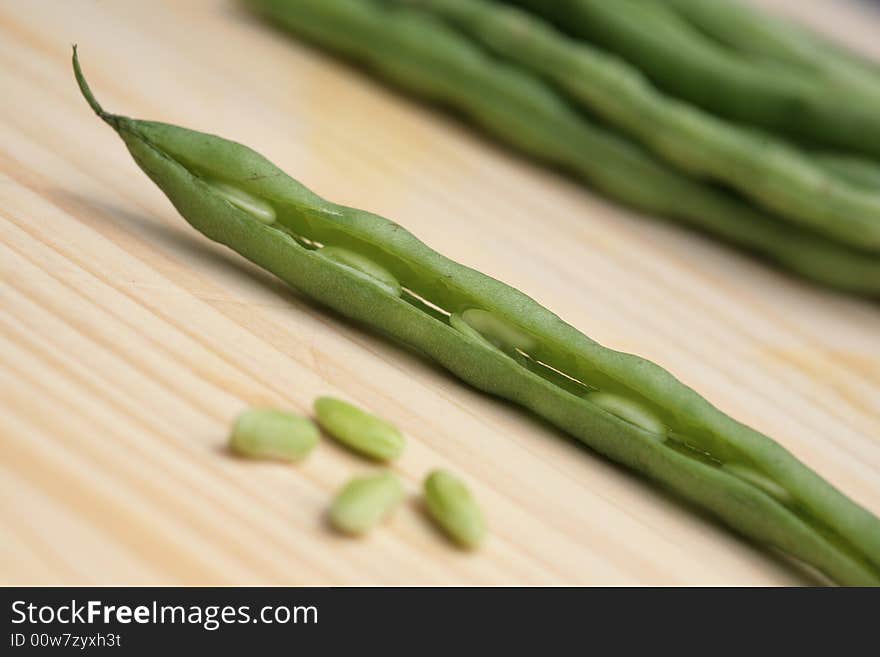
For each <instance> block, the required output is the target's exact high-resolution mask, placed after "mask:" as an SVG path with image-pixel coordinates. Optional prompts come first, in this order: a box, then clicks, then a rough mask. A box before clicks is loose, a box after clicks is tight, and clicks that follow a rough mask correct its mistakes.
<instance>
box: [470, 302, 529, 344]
mask: <svg viewBox="0 0 880 657" xmlns="http://www.w3.org/2000/svg"><path fill="white" fill-rule="evenodd" d="M461 319H462V321H464V323H465V324H467V325H468V326H470V327H471V328H472V329H474V330H475V331H476V332H477V333H479V334H480V335H481V336H483V337H484V338H485V339H486V340H487V341H488V342H490V343H491V344H493V345H495V346H496V347H500V348H501V349H509V350H516V349H519V350H520V351H524V352H526V353H528V352H529V351H531V350H532V349H534V347H535V344H536V343H535V340H534V338H532V336H530V335H528V334H527V333H524V332H523V331H521V330H520V329H518V328H517V327H515V326H513V325H512V324H510V323H509V322H506V321H504V320H503V319H501V318H500V317H496V316H495V315H493V314H492V313H490V312H487V311H485V310H478V309H476V308H471V309H469V310H465V311H464V312H463V313H461Z"/></svg>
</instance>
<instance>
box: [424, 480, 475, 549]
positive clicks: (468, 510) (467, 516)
mask: <svg viewBox="0 0 880 657" xmlns="http://www.w3.org/2000/svg"><path fill="white" fill-rule="evenodd" d="M424 489H425V505H426V506H427V508H428V511H429V512H430V514H431V517H432V518H433V519H434V520H435V521H436V522H437V524H438V525H439V526H440V527H441V528H442V529H443V531H444V532H446V534H447V535H448V536H449V537H450V538H451V539H452V540H453V541H455V542H456V543H457V544H458V545H460V546H461V547H464V548H474V547H476V546H477V545H479V544H480V542H481V541H482V540H483V538H484V536H485V535H486V521H485V518H484V517H483V512H482V511H480V507H478V506H477V503H476V501H475V500H474V498H473V496H472V495H471V493H470V491H469V490H468V489H467V487H466V486H465V485H464V484H463V483H462V482H461V481H460V480H459V479H458V477H456V476H455V475H453V474H450V473H449V472H446V471H445V470H435V471H433V472H432V473H431V474H429V475H428V477H427V478H426V479H425V485H424Z"/></svg>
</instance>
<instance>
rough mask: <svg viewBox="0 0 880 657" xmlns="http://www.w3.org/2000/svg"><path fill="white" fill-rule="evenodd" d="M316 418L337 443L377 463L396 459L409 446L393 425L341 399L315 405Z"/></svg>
mask: <svg viewBox="0 0 880 657" xmlns="http://www.w3.org/2000/svg"><path fill="white" fill-rule="evenodd" d="M315 415H316V416H317V418H318V424H320V425H321V428H322V429H324V431H326V432H327V433H329V434H330V435H331V436H333V437H334V438H336V440H338V441H339V442H341V443H342V444H343V445H345V446H346V447H349V448H350V449H353V450H354V451H356V452H360V453H361V454H363V455H365V456H369V457H370V458H373V459H376V460H377V461H391V460H393V459H396V458H397V457H398V456H400V455H401V453H402V452H403V448H404V446H405V444H406V443H405V441H404V438H403V436H402V435H401V433H400V431H399V430H398V429H397V427H395V426H394V425H393V424H391V423H390V422H386V421H385V420H382V419H380V418H378V417H376V416H375V415H372V414H370V413H367V412H366V411H362V410H361V409H359V408H357V407H356V406H352V405H351V404H349V403H348V402H344V401H342V400H340V399H334V398H332V397H321V398H320V399H318V400H317V401H316V402H315Z"/></svg>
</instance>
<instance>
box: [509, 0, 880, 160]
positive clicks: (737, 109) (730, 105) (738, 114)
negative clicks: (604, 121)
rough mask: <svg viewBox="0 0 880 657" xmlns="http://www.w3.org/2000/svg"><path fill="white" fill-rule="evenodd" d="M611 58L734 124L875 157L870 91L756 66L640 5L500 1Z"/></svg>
mask: <svg viewBox="0 0 880 657" xmlns="http://www.w3.org/2000/svg"><path fill="white" fill-rule="evenodd" d="M504 1H505V2H508V3H512V4H517V5H521V6H524V7H527V8H529V9H531V10H532V11H534V12H536V13H538V14H540V15H543V16H545V17H547V18H549V19H551V20H553V21H554V22H555V23H556V24H557V25H558V26H559V27H560V28H562V29H563V30H565V31H568V32H570V33H571V34H573V35H575V36H577V37H580V38H583V39H585V40H587V41H590V42H592V43H594V44H596V45H598V46H601V47H602V48H605V49H607V50H608V51H610V52H613V53H617V54H618V55H620V56H621V57H623V58H624V59H626V60H628V61H629V62H630V63H632V64H634V65H635V66H637V67H638V68H639V69H641V70H642V71H643V72H644V73H645V74H646V75H647V76H648V77H649V78H650V79H651V80H652V81H653V82H654V83H655V84H657V85H658V86H659V87H661V88H662V89H664V90H666V91H668V92H669V93H671V94H673V95H676V96H679V97H680V98H682V99H684V100H687V101H689V102H691V103H695V104H697V105H699V106H701V107H704V108H706V109H708V110H710V111H712V112H713V113H715V114H717V115H719V116H724V117H727V118H730V119H733V120H735V121H741V122H743V123H748V124H752V125H755V126H759V127H761V128H764V129H768V130H772V131H775V132H778V133H780V134H783V135H787V136H788V137H790V138H792V139H796V140H805V141H807V142H814V143H816V144H817V145H820V146H824V147H826V148H828V149H830V150H850V151H853V152H855V153H861V154H863V155H868V156H871V157H875V158H880V108H878V103H877V101H876V96H875V95H874V94H869V93H862V92H861V90H857V89H853V88H852V87H851V86H849V85H840V84H834V83H833V81H831V82H827V81H826V82H825V83H823V81H821V80H818V79H817V78H816V76H815V75H812V74H810V73H809V72H805V74H798V71H796V70H793V69H792V67H790V66H775V67H774V66H757V65H755V62H752V61H748V60H747V59H744V58H743V57H741V56H739V55H738V54H737V53H735V52H733V51H731V50H730V49H729V48H726V47H725V46H724V45H723V44H720V43H719V42H718V41H716V40H713V39H712V38H711V37H709V36H707V35H706V34H704V33H702V32H700V31H698V30H696V29H695V28H694V27H693V26H692V25H691V24H690V23H688V22H686V21H685V20H683V19H682V18H681V17H680V16H678V15H676V14H675V13H674V12H673V10H672V8H671V7H669V6H666V5H665V3H664V2H659V1H642V0H614V1H613V2H611V1H609V0H555V1H554V2H546V1H545V0H504Z"/></svg>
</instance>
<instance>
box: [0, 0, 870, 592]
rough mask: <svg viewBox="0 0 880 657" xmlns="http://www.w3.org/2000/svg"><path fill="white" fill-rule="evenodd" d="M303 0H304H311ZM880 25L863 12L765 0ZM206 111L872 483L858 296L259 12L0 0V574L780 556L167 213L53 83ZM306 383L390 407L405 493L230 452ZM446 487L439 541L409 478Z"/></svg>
mask: <svg viewBox="0 0 880 657" xmlns="http://www.w3.org/2000/svg"><path fill="white" fill-rule="evenodd" d="M328 1H329V0H328ZM768 4H772V5H775V7H774V8H775V9H778V10H780V11H783V12H786V11H787V12H795V11H800V12H801V14H802V16H801V18H802V19H803V20H805V21H806V22H811V23H813V24H815V25H817V26H818V27H819V28H821V29H826V30H828V31H830V32H832V33H835V34H837V35H838V36H840V37H843V38H848V39H849V40H850V41H852V42H853V43H854V44H855V45H857V46H859V45H861V47H863V48H865V50H866V51H873V53H874V54H876V55H878V56H880V42H878V40H877V39H876V34H877V33H878V31H880V17H878V16H876V15H869V12H868V11H867V10H864V9H863V10H858V9H853V8H849V7H847V6H845V3H843V2H840V1H834V0H828V1H819V0H815V1H812V2H807V1H802V0H785V1H783V0H777V1H776V2H772V3H770V2H768ZM74 42H76V43H78V44H79V46H80V54H81V58H82V61H83V66H84V68H85V69H86V72H87V74H88V76H89V78H90V80H91V83H92V86H93V88H94V89H95V92H96V94H97V95H98V97H99V98H100V99H101V100H102V102H103V103H104V105H105V106H106V107H107V108H108V109H109V110H110V111H115V112H119V113H122V114H127V115H130V116H136V117H138V118H146V119H156V120H162V121H167V122H171V123H176V124H180V125H184V126H188V127H192V128H195V129H199V130H203V131H206V132H212V133H216V134H220V135H223V136H225V137H227V138H231V139H235V140H237V141H240V142H242V143H245V144H248V145H250V146H251V147H253V148H254V149H256V150H258V151H260V152H262V153H263V154H265V155H266V156H267V157H268V158H269V159H271V160H273V161H274V162H275V163H277V164H278V165H279V166H280V167H281V168H283V169H285V170H286V171H288V172H289V173H290V174H291V175H293V176H295V177H297V178H298V179H300V180H302V181H303V182H304V183H305V184H307V185H308V186H310V187H312V188H313V189H314V190H316V191H317V192H318V193H320V194H322V195H323V196H326V197H327V198H330V199H333V200H335V201H337V202H340V203H345V204H349V205H354V206H358V207H363V208H366V209H369V210H372V211H375V212H378V213H381V214H383V215H385V216H388V217H390V218H393V219H395V220H396V221H398V222H400V223H402V224H403V225H405V226H406V227H407V228H409V229H411V230H412V231H413V232H414V233H415V234H416V235H418V236H419V237H420V238H422V239H423V240H424V241H425V242H427V243H428V244H430V245H431V246H432V247H434V248H435V249H437V250H439V251H440V252H442V253H444V254H446V255H448V256H450V257H452V258H453V259H455V260H458V261H460V262H463V263H466V264H468V265H471V266H473V267H476V268H478V269H480V270H482V271H484V272H487V273H490V274H491V275H493V276H495V277H497V278H500V279H501V280H504V281H506V282H508V283H510V284H512V285H514V286H516V287H517V288H519V289H521V290H523V291H525V292H527V293H528V294H530V295H532V296H533V297H534V298H536V299H537V300H539V301H540V302H541V303H543V304H545V305H546V306H548V307H549V308H551V309H552V310H554V311H555V312H557V313H558V314H560V315H561V316H562V317H563V318H565V319H566V320H568V321H569V322H570V323H572V324H574V325H575V326H577V327H578V328H580V329H582V330H583V331H584V332H585V333H587V334H588V335H590V336H592V337H593V338H595V339H598V340H599V341H601V342H603V343H605V344H607V345H609V346H612V347H615V348H618V349H622V350H626V351H631V352H635V353H638V354H640V355H643V356H646V357H648V358H651V359H652V360H655V361H657V362H658V363H660V364H662V365H663V366H665V367H666V368H668V369H669V370H671V371H672V372H673V373H674V374H676V375H677V376H678V377H679V378H681V379H682V380H683V381H685V382H686V383H688V384H690V385H691V386H693V387H694V388H696V389H697V390H698V391H700V392H701V393H702V394H704V395H705V396H706V397H707V398H708V399H710V400H711V401H712V402H713V403H715V404H717V405H718V406H719V407H720V408H722V409H723V410H724V411H726V412H728V413H729V414H731V415H733V416H734V417H736V418H738V419H740V420H742V421H744V422H746V423H748V424H750V425H752V426H754V427H756V428H757V429H759V430H761V431H764V432H766V433H768V434H769V435H771V436H773V437H775V438H776V439H777V440H778V441H780V442H781V443H782V444H784V445H785V446H786V447H788V448H789V449H790V450H792V451H793V452H794V453H795V454H796V455H798V456H799V457H800V458H801V459H803V460H804V461H805V462H806V463H808V464H809V465H810V466H812V467H813V468H815V469H816V470H817V471H819V472H820V473H821V474H822V475H824V476H825V477H827V478H828V479H830V480H831V481H832V482H834V483H835V484H837V485H838V486H839V487H840V488H841V489H843V490H844V491H845V492H846V493H848V494H849V495H851V496H852V497H854V498H855V499H856V500H858V501H860V502H861V503H863V504H864V505H865V506H867V507H868V508H870V509H872V510H873V511H874V512H878V513H880V305H878V304H876V303H869V302H866V301H860V300H857V299H851V298H846V297H844V296H840V295H837V294H834V293H831V292H827V291H823V290H820V289H817V288H814V287H811V286H810V285H808V284H805V283H802V282H800V281H798V280H795V279H793V278H790V277H788V276H786V275H784V274H781V273H778V272H776V271H774V270H773V269H770V268H768V267H766V266H764V265H762V264H760V263H759V262H757V261H755V260H752V259H751V258H749V257H747V256H744V255H741V254H739V253H737V252H734V251H732V250H729V249H727V248H726V247H724V246H720V245H718V244H717V243H715V242H712V241H710V240H707V239H704V238H702V237H700V236H698V235H695V234H693V233H691V232H688V231H686V230H683V229H680V228H678V227H676V226H674V225H668V224H663V223H659V222H656V221H651V220H646V219H645V218H643V217H641V216H638V215H637V214H636V213H634V212H630V211H627V210H624V209H620V208H619V207H615V206H614V205H612V204H610V203H608V202H606V201H604V200H603V199H601V198H599V197H597V196H595V195H593V194H592V193H590V192H589V191H588V190H586V189H584V188H583V187H581V186H579V185H577V184H576V183H575V182H573V181H571V180H569V179H567V178H565V177H562V176H559V175H557V174H555V173H553V172H548V171H546V170H544V169H542V168H540V167H538V166H536V165H534V164H532V163H530V162H528V161H526V160H523V159H521V158H519V157H518V156H516V155H514V154H512V153H510V152H508V151H507V150H506V149H503V148H499V147H497V146H496V145H494V144H493V143H491V142H489V141H487V140H485V139H483V138H482V137H480V136H479V134H478V133H476V132H475V131H473V130H471V129H470V128H468V127H467V126H466V125H464V124H462V123H461V122H459V121H457V120H455V119H453V118H450V117H448V116H446V115H444V114H440V113H437V112H435V111H434V110H432V109H431V108H429V107H426V106H423V105H421V104H419V103H417V102H413V101H412V100H410V99H408V98H406V97H403V96H400V95H398V94H396V93H395V92H393V91H391V90H389V89H388V88H386V87H384V86H382V85H381V84H377V83H376V82H375V81H373V80H372V79H370V78H369V77H366V76H364V75H362V74H361V73H359V72H357V71H356V70H353V69H352V68H350V67H349V66H347V65H345V64H343V63H341V62H339V61H336V60H334V59H331V58H328V57H326V56H325V55H324V54H322V53H320V52H318V51H315V50H312V49H310V48H308V47H305V46H303V45H301V44H299V43H297V42H295V41H292V40H290V39H287V38H285V37H284V36H282V35H281V34H279V33H277V32H274V31H272V30H269V29H266V28H265V27H264V26H263V25H261V24H259V23H258V22H255V21H254V20H252V19H251V18H250V17H248V16H247V15H244V14H243V13H242V12H241V11H239V10H238V9H237V8H236V6H235V4H234V3H232V2H224V1H219V2H215V1H208V0H204V1H201V0H200V1H195V0H188V1H187V2H178V1H172V0H161V1H151V2H141V1H140V0H120V1H114V2H106V1H104V2H97V1H87V0H76V1H74V0H69V1H63V0H58V1H57V2H49V1H46V0H20V1H15V0H12V1H11V0H4V1H3V2H0V453H2V458H0V496H2V497H0V499H2V511H0V582H2V583H6V584H13V583H14V584H22V583H27V584H58V583H63V584H99V583H115V584H122V583H132V584H169V583H178V584H196V583H199V584H230V583H234V584H244V583H255V584H268V583H273V584H376V583H381V584H472V583H473V584H476V583H480V584H736V585H762V584H802V583H810V582H812V581H814V580H811V579H809V578H807V577H806V576H805V575H804V574H803V573H801V572H799V571H798V570H797V569H796V568H794V567H792V566H791V565H790V564H787V563H785V562H784V561H783V560H781V559H779V558H777V557H776V556H774V555H772V554H769V553H767V552H764V551H761V550H759V549H756V548H755V547H754V546H753V545H751V544H749V543H748V542H746V541H743V540H741V539H739V538H737V537H735V536H734V535H732V534H730V533H728V532H727V531H726V530H725V529H723V528H722V527H720V526H718V525H716V524H714V523H712V522H710V521H708V520H707V519H705V518H703V517H701V516H699V515H698V514H695V513H694V512H692V511H691V510H690V509H688V508H686V507H684V506H682V505H681V504H679V503H678V502H676V501H675V500H674V499H671V498H670V497H668V496H666V495H664V494H663V493H661V492H660V491H658V490H657V489H656V488H655V487H653V486H651V485H649V484H646V483H644V482H643V481H642V480H641V479H639V478H638V477H636V476H633V475H631V474H629V473H628V472H627V471H625V470H623V469H621V468H618V467H616V466H614V465H613V464H611V463H609V462H607V461H605V460H603V459H602V458H599V457H597V456H596V455H595V454H593V453H592V452H590V451H589V450H587V449H584V448H581V447H579V446H578V445H577V444H575V443H574V442H572V441H570V440H568V439H566V438H565V437H564V436H562V435H561V434H560V433H558V432H556V431H554V430H553V429H552V428H550V427H548V426H546V425H545V424H544V423H542V422H540V421H537V420H536V419H534V418H533V417H531V416H529V415H527V414H525V413H523V412H521V411H520V410H518V409H516V408H514V407H512V406H510V405H508V404H505V403H501V402H499V401H497V400H495V399H492V398H489V397H486V396H484V395H482V394H480V393H478V392H476V391H474V390H472V389H469V388H468V387H466V386H464V385H462V384H460V383H459V382H458V381H457V380H455V379H453V378H451V377H450V376H448V375H447V374H446V373H444V372H443V371H441V370H439V369H437V368H436V367H434V366H432V365H431V364H430V363H428V362H426V361H424V360H422V359H420V358H419V357H416V356H414V355H413V354H412V353H410V352H409V351H407V350H405V349H401V348H399V347H397V346H395V345H393V344H390V343H388V342H386V341H383V340H382V339H380V338H377V337H375V336H374V335H372V334H369V333H367V332H365V331H363V330H361V329H359V328H358V327H357V326H354V325H351V324H348V323H345V322H343V321H340V320H339V319H338V318H337V317H334V316H331V315H330V314H328V313H326V312H324V311H323V310H322V309H320V308H319V307H317V306H315V305H313V304H311V303H308V302H307V301H305V300H304V299H303V298H301V297H299V296H297V295H296V294H294V293H292V292H291V291H289V290H288V289H286V288H285V287H284V286H283V285H282V284H280V283H279V282H277V281H276V280H274V279H273V278H272V277H270V276H269V275H267V274H265V273H263V272H261V271H260V270H258V269H257V268H255V267H253V266H251V265H249V264H248V263H247V262H245V261H243V260H242V259H241V258H239V257H238V256H236V255H235V254H234V253H232V252H231V251H228V250H225V249H223V248H221V247H219V246H217V245H215V244H212V243H210V242H209V241H208V240H206V239H205V238H203V237H201V236H200V235H198V234H197V233H195V232H194V231H193V230H192V229H190V228H189V227H188V226H187V225H186V224H185V223H184V222H183V220H181V219H180V218H179V217H178V216H177V214H176V212H175V211H174V209H173V208H172V207H171V205H170V204H169V203H168V201H167V200H166V199H165V197H164V196H163V195H162V194H161V192H160V191H159V190H158V189H157V188H156V187H155V186H154V185H153V184H152V183H151V182H150V181H149V180H148V179H147V178H146V177H145V176H144V175H143V174H142V173H141V172H140V171H139V170H138V169H137V167H136V165H135V164H134V162H133V161H132V160H131V157H130V156H129V155H128V153H127V152H126V150H125V148H124V147H123V145H122V143H121V142H120V140H119V139H118V138H117V137H116V136H115V135H114V134H113V132H112V131H111V130H109V129H108V128H107V126H105V125H103V124H102V123H101V122H100V121H98V120H97V119H96V118H95V117H94V116H93V115H92V113H91V112H90V110H89V109H88V107H87V106H86V104H85V103H84V102H83V101H82V99H81V98H80V97H79V95H78V92H77V90H76V88H75V85H74V83H73V79H72V75H71V72H70V64H69V58H70V44H71V43H74ZM321 394H333V395H338V396H342V397H345V398H348V399H351V400H353V401H355V402H356V403H358V404H361V405H363V406H365V407H367V408H370V409H372V410H374V411H376V412H377V413H379V414H381V415H382V416H385V417H387V418H389V419H391V420H393V421H394V422H396V423H397V424H399V425H400V427H401V428H402V429H403V430H404V431H405V433H406V435H407V436H408V439H409V448H408V450H407V451H406V453H405V455H404V456H403V458H402V459H401V460H400V462H399V463H398V464H397V465H396V466H395V469H396V470H397V471H398V472H399V473H400V474H401V475H402V477H403V478H404V479H405V481H406V483H407V486H408V488H409V489H410V492H411V494H412V502H411V503H409V504H407V505H406V507H405V508H403V509H401V510H400V512H399V513H397V515H396V516H395V517H394V518H393V520H392V521H391V522H390V523H388V525H387V526H385V527H383V528H381V529H380V530H378V531H375V532H374V533H373V534H372V535H371V536H370V537H369V538H367V539H365V540H361V541H353V540H347V539H343V538H339V537H337V536H335V535H334V534H333V533H332V532H330V531H329V530H328V529H327V527H326V526H325V523H324V512H325V510H326V508H327V506H328V502H329V500H330V497H331V495H332V494H333V492H334V491H335V490H336V489H337V488H338V487H339V486H341V485H342V483H343V482H344V481H345V480H346V479H347V478H348V477H349V476H351V475H354V474H357V473H361V472H364V471H367V470H369V469H370V467H371V466H370V465H369V464H366V463H364V462H363V461H361V460H360V459H359V458H357V457H355V456H353V455H351V454H349V453H347V452H345V451H344V450H343V449H341V448H339V447H337V446H336V445H335V444H333V443H332V442H331V441H330V440H325V441H323V442H322V444H321V445H320V446H319V447H318V449H316V450H315V452H314V453H313V454H312V456H311V457H310V458H309V459H308V461H307V462H305V463H303V464H301V465H299V466H293V467H291V466H285V465H276V464H254V463H244V462H241V461H239V460H236V459H234V458H232V457H230V456H229V455H227V454H226V453H225V452H224V449H223V447H224V443H225V438H226V432H227V429H228V427H229V424H230V421H231V420H232V419H233V418H234V416H235V415H236V414H237V413H238V412H240V411H241V410H242V409H243V408H244V407H246V406H247V405H250V404H273V405H279V406H281V407H284V408H290V409H293V410H296V411H302V412H308V411H309V409H310V406H311V403H312V401H313V400H314V399H315V397H317V396H318V395H321ZM438 466H443V467H448V468H450V469H452V470H454V471H456V472H458V473H460V474H461V475H462V476H463V477H464V478H465V479H466V480H467V481H468V482H469V484H470V485H471V486H472V489H473V491H474V492H475V494H476V495H477V497H478V498H479V499H480V501H481V503H482V505H483V506H484V508H485V510H486V513H487V515H488V518H489V521H490V524H491V528H492V534H491V538H490V540H489V541H488V542H487V544H486V545H485V547H484V549H482V550H480V551H479V552H477V553H475V554H463V553H460V552H458V551H456V550H455V549H453V548H452V547H450V545H449V544H447V543H446V542H445V541H444V540H443V539H442V538H441V537H440V536H439V535H438V534H437V533H436V532H435V531H434V530H433V528H432V527H431V526H430V524H429V523H428V522H427V521H426V520H425V519H424V517H423V515H422V513H421V510H420V507H419V505H418V502H417V492H418V489H419V485H420V482H421V479H422V477H423V476H424V475H425V473H426V472H427V471H428V470H429V469H432V468H435V467H438Z"/></svg>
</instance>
